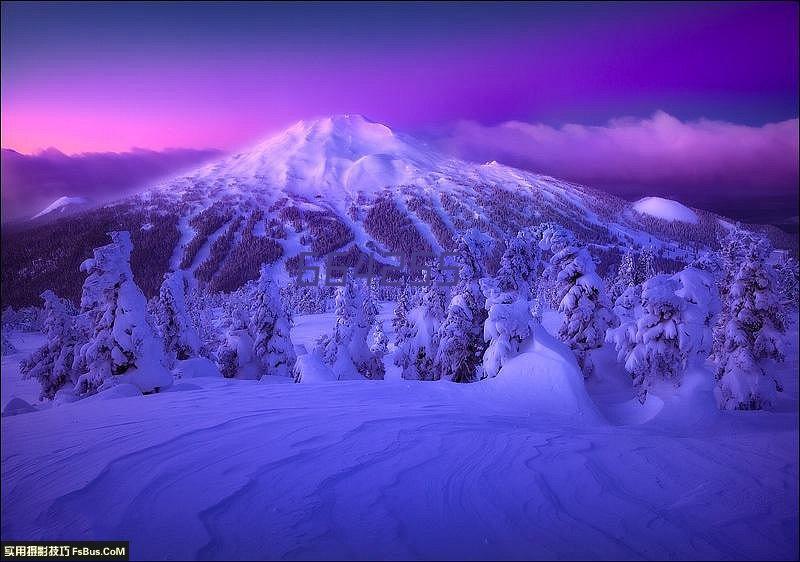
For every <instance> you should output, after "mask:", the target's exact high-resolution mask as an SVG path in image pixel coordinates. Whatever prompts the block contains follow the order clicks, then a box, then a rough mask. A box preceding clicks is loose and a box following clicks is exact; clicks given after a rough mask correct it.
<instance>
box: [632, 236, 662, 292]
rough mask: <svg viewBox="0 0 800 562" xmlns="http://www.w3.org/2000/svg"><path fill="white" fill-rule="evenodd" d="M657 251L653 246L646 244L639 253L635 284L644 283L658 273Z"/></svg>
mask: <svg viewBox="0 0 800 562" xmlns="http://www.w3.org/2000/svg"><path fill="white" fill-rule="evenodd" d="M655 261H656V253H655V250H653V247H652V246H646V247H645V248H643V249H642V251H641V252H640V253H639V259H638V264H637V268H636V270H635V274H636V275H637V276H638V277H634V280H633V281H634V284H636V285H638V284H640V283H644V282H645V280H647V279H650V278H652V277H653V276H655V274H656V266H655Z"/></svg>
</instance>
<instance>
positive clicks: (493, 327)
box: [481, 281, 533, 377]
mask: <svg viewBox="0 0 800 562" xmlns="http://www.w3.org/2000/svg"><path fill="white" fill-rule="evenodd" d="M481 288H482V290H483V294H484V296H485V298H486V304H485V306H486V310H487V316H486V321H485V322H484V325H483V339H484V341H485V342H486V343H487V347H486V350H485V352H484V354H483V375H484V376H486V377H495V376H497V373H499V372H500V369H501V368H502V366H503V364H504V363H505V362H507V361H508V359H510V358H512V357H514V356H515V355H516V354H517V353H518V352H519V349H520V345H521V344H522V343H523V342H524V341H525V340H527V339H528V338H530V337H531V336H532V334H533V317H532V316H531V311H530V304H529V302H528V300H527V299H526V298H524V297H522V296H521V295H520V294H519V293H518V292H517V291H513V290H511V291H501V290H500V289H499V288H498V287H497V286H496V285H495V284H494V283H489V282H487V281H484V282H482V283H481Z"/></svg>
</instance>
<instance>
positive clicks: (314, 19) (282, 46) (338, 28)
mask: <svg viewBox="0 0 800 562" xmlns="http://www.w3.org/2000/svg"><path fill="white" fill-rule="evenodd" d="M72 6H73V7H72V8H70V9H69V10H66V9H64V8H57V7H52V6H50V7H48V8H47V9H45V8H35V7H32V5H16V6H15V5H4V7H3V19H4V38H3V63H4V64H3V88H2V113H3V128H2V146H3V147H5V148H13V149H15V150H18V151H21V152H33V151H35V150H37V149H41V148H46V147H50V146H54V147H56V148H58V149H59V150H62V151H64V152H67V153H75V152H84V151H124V150H129V149H130V148H132V147H143V148H148V149H156V150H158V149H163V148H167V147H191V148H208V147H215V148H221V149H231V148H235V147H239V146H242V145H245V144H248V143H249V142H252V141H254V140H256V139H259V138H262V137H264V136H267V135H269V134H270V133H272V132H274V131H276V130H279V129H282V128H284V127H285V126H287V125H288V124H290V123H292V122H294V121H296V120H298V119H303V118H309V117H314V116H319V115H325V114H331V113H361V114H364V115H367V116H369V117H370V118H372V119H374V120H376V121H380V122H385V123H387V124H389V125H391V126H394V127H397V128H399V129H402V130H407V131H411V132H413V131H414V130H415V129H419V128H424V127H427V126H430V125H435V124H442V123H446V122H452V121H457V120H464V119H469V120H475V121H478V122H481V123H484V124H494V123H498V122H502V121H506V120H512V119H516V120H523V121H532V122H546V123H551V124H556V125H558V124H563V123H566V122H579V123H580V122H590V123H602V122H606V121H608V120H609V119H611V118H614V117H619V116H622V115H638V116H641V117H644V116H648V115H651V114H652V113H653V112H654V111H656V110H664V111H667V112H668V113H670V114H672V115H676V116H678V117H679V118H683V119H697V118H700V117H707V118H712V119H722V120H727V121H731V122H747V123H749V124H763V123H765V122H770V121H779V120H784V119H787V118H792V117H796V116H797V115H796V89H797V84H798V78H797V63H798V57H797V49H796V42H797V23H796V16H797V6H796V5H793V4H791V3H783V4H774V5H771V6H768V7H764V6H759V5H750V4H738V5H737V4H705V5H699V6H695V5H686V6H684V5H679V4H677V5H661V6H656V7H652V8H644V7H643V6H642V5H637V4H633V5H630V6H629V7H627V8H626V7H624V6H619V7H614V6H611V5H605V6H603V5H598V6H593V7H589V8H584V9H577V8H575V7H570V6H566V5H562V6H548V5H544V6H540V7H538V8H537V7H535V6H516V7H515V6H503V5H498V6H496V7H494V8H493V7H492V6H491V5H488V4H487V5H462V6H459V5H439V6H428V7H421V6H416V7H414V6H411V7H407V8H406V7H392V8H389V7H384V8H381V7H380V6H371V7H369V9H367V8H364V7H363V6H362V7H361V8H359V6H357V5H347V6H334V7H331V8H329V9H328V10H329V13H328V12H325V9H323V8H320V7H318V6H317V7H314V8H312V7H309V8H308V9H307V10H303V9H302V8H301V7H299V6H292V5H288V6H283V7H280V6H277V5H256V4H251V5H246V4H245V5H234V6H232V7H229V8H225V7H224V6H215V5H202V4H200V5H198V7H192V8H191V10H192V13H191V17H188V15H187V13H186V9H185V8H186V6H187V5H185V4H184V5H181V4H178V5H176V6H173V7H168V6H166V5H158V6H152V5H151V6H150V7H149V8H148V7H147V5H144V4H134V5H127V6H124V7H122V6H119V5H117V7H114V6H113V5H105V4H85V5H82V6H80V7H78V6H77V5H72ZM181 6H183V7H181ZM395 12H397V13H395Z"/></svg>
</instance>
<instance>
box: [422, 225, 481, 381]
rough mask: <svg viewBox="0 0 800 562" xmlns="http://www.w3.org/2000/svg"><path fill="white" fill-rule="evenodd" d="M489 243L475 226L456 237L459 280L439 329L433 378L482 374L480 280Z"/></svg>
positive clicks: (468, 378) (465, 378)
mask: <svg viewBox="0 0 800 562" xmlns="http://www.w3.org/2000/svg"><path fill="white" fill-rule="evenodd" d="M490 247H491V241H490V240H489V239H488V237H487V236H486V235H485V234H483V233H481V232H480V231H479V230H477V229H471V230H469V231H467V232H466V233H465V234H464V235H463V236H461V237H459V238H458V239H457V241H456V249H455V255H456V264H457V266H458V283H457V284H456V286H455V287H454V289H453V296H452V298H451V299H450V304H449V305H448V308H447V316H446V317H445V320H444V322H443V323H442V325H441V326H440V328H439V331H438V339H439V347H438V349H437V352H436V357H435V359H434V363H433V376H434V378H436V379H438V378H445V379H448V380H451V381H453V382H472V381H475V380H477V379H479V378H481V377H482V373H481V361H482V359H483V352H484V350H485V349H486V343H485V342H484V339H483V323H484V322H485V320H486V309H485V302H486V300H485V298H484V296H483V293H482V292H481V289H480V285H479V280H480V279H481V277H483V274H484V269H483V263H484V258H485V256H486V255H487V253H488V251H489V249H490Z"/></svg>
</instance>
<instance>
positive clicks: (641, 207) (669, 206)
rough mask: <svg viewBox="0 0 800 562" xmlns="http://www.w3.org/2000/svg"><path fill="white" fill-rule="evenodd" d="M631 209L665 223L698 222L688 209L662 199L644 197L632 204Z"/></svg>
mask: <svg viewBox="0 0 800 562" xmlns="http://www.w3.org/2000/svg"><path fill="white" fill-rule="evenodd" d="M633 208H634V209H636V210H637V211H638V212H640V213H643V214H645V215H650V216H653V217H656V218H659V219H664V220H667V221H679V222H690V223H696V222H697V221H698V220H699V219H698V217H697V214H696V213H695V212H694V211H692V210H691V209H690V208H689V207H687V206H685V205H682V204H681V203H678V202H677V201H673V200H672V199H664V198H662V197H644V198H642V199H639V200H638V201H637V202H636V203H634V204H633Z"/></svg>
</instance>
